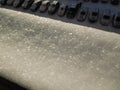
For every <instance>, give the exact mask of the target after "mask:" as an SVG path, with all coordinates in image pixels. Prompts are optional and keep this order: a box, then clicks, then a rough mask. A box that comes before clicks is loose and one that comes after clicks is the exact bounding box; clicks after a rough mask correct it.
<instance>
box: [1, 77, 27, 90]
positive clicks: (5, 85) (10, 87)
mask: <svg viewBox="0 0 120 90" xmlns="http://www.w3.org/2000/svg"><path fill="white" fill-rule="evenodd" d="M0 90H28V89H26V88H24V87H22V86H20V85H18V84H16V83H14V82H12V81H10V80H8V79H6V78H4V77H2V76H0Z"/></svg>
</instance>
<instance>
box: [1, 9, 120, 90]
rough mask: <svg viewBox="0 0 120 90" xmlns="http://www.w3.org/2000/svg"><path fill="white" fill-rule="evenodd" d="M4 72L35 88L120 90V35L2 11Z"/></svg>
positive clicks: (13, 78) (30, 87)
mask: <svg viewBox="0 0 120 90" xmlns="http://www.w3.org/2000/svg"><path fill="white" fill-rule="evenodd" d="M0 73H1V74H3V75H4V76H6V77H9V78H10V79H12V80H13V81H16V82H18V83H20V84H22V85H24V86H26V87H29V89H31V90H120V35H119V34H117V33H111V32H105V31H102V30H97V29H94V28H92V27H89V28H88V27H84V26H80V25H75V24H71V23H65V22H62V21H58V20H53V19H50V18H44V17H38V16H34V15H29V14H26V13H22V12H17V11H12V10H7V9H0Z"/></svg>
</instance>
